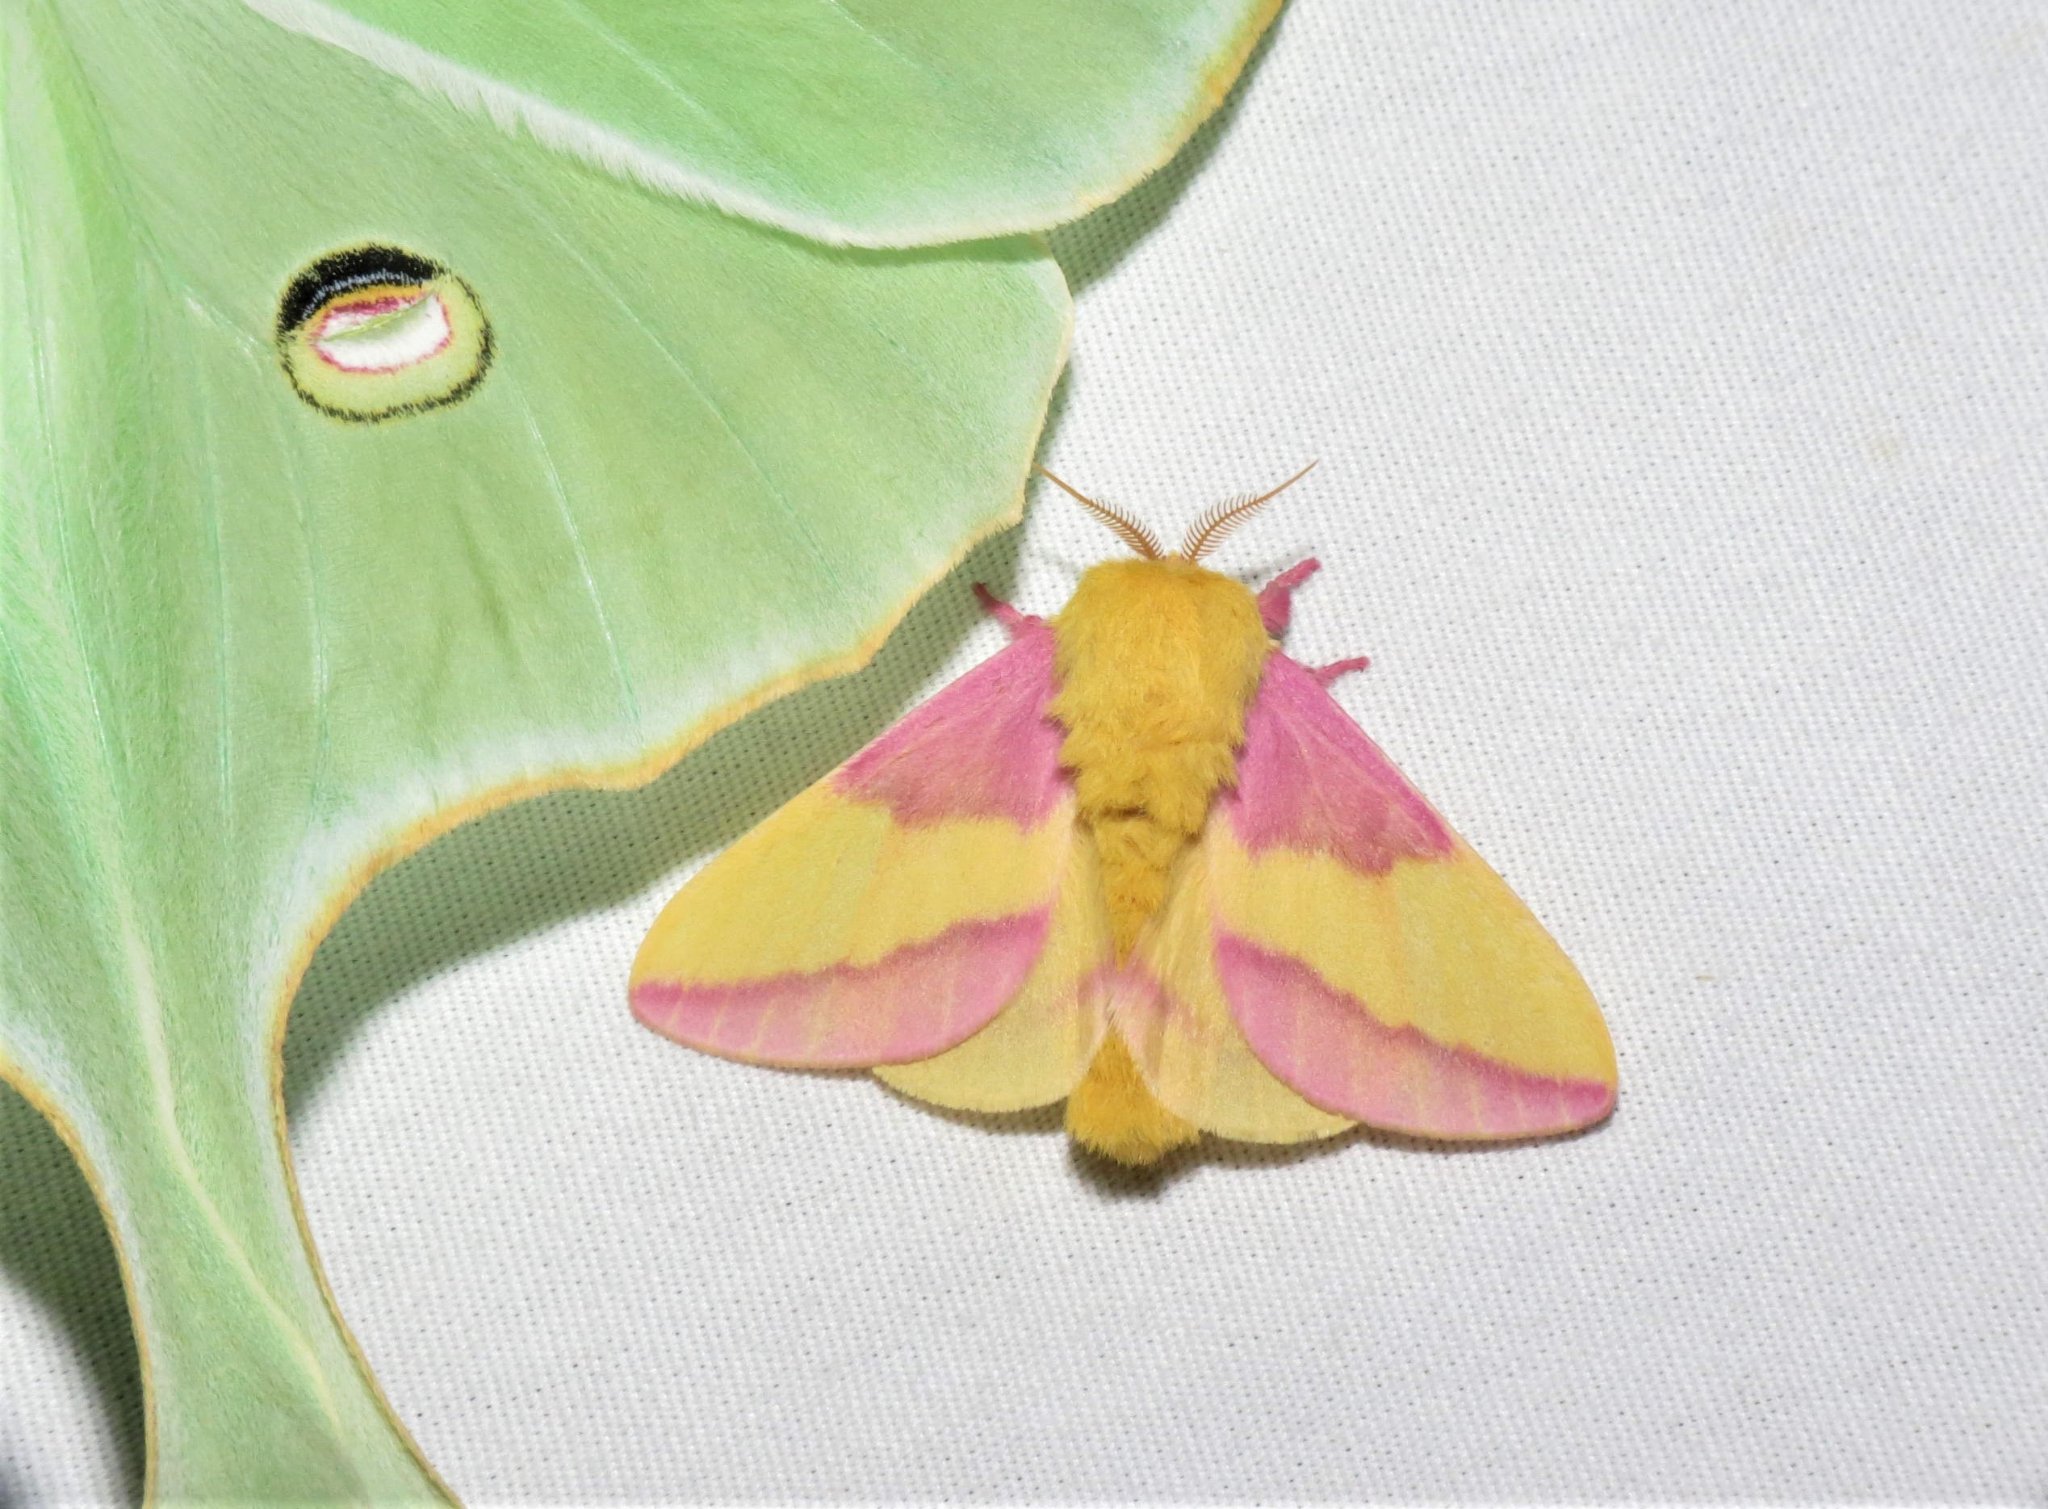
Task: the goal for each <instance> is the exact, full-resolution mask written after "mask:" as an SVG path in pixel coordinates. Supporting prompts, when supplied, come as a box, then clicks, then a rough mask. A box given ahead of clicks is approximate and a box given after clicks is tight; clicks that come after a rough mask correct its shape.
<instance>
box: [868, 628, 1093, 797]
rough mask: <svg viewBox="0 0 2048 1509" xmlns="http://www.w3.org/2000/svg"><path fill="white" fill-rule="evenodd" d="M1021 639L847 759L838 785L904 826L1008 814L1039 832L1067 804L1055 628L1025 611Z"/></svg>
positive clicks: (1017, 635)
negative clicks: (1055, 716) (1056, 715)
mask: <svg viewBox="0 0 2048 1509" xmlns="http://www.w3.org/2000/svg"><path fill="white" fill-rule="evenodd" d="M1010 627H1011V632H1012V633H1013V634H1014V635H1015V638H1014V639H1013V641H1012V642H1011V644H1010V646H1009V647H1008V648H1007V649H1004V650H1002V651H1000V652H999V653H997V654H996V655H994V656H992V657H991V658H990V659H988V660H986V661H984V662H982V664H980V665H978V666H976V667H975V668H974V669H973V670H971V671H969V672H968V673H967V674H966V675H964V676H962V677H961V678H960V679H959V680H957V681H955V682H953V683H952V684H951V685H950V686H948V687H946V688H945V689H944V690H943V691H941V692H940V693H938V695H937V696H935V697H933V698H932V699H931V700H930V701H929V702H926V703H924V704H923V705H922V706H920V707H918V708H916V709H915V710H914V711H912V712H911V713H909V714H908V715H907V716H906V717H905V718H904V719H903V721H902V722H900V723H898V724H896V726H895V727H893V728H891V729H890V730H889V731H888V732H887V733H885V734H883V735H882V736H881V737H880V738H879V739H877V740H875V742H874V743H872V744H870V745H869V746H868V747H867V748H866V749H863V750H862V751H861V752H860V753H859V754H857V755H855V756H854V757H853V758H852V759H851V760H849V761H848V762H847V763H846V764H845V765H844V766H843V767H841V769H840V770H839V772H838V774H837V775H835V776H834V777H833V778H832V780H833V785H834V786H835V787H836V788H837V789H838V791H839V792H840V793H841V794H842V795H845V796H848V797H851V798H853V799H855V800H857V801H868V802H881V803H886V804H887V805H888V807H889V811H890V814H891V815H892V816H893V817H894V818H895V819H896V820H897V821H898V822H900V823H904V824H906V825H913V826H914V825H916V824H920V823H934V822H944V821H947V820H949V819H956V818H974V817H1000V818H1007V819H1008V820H1009V821H1011V822H1013V823H1015V824H1016V825H1017V826H1018V827H1020V828H1032V827H1035V826H1037V825H1038V824H1039V823H1040V822H1043V821H1044V820H1045V818H1046V817H1047V816H1048V815H1049V814H1050V813H1051V812H1052V811H1053V810H1054V809H1055V808H1056V807H1058V805H1059V804H1060V801H1061V800H1062V798H1063V796H1064V794H1065V791H1066V784H1067V783H1066V778H1065V776H1064V775H1063V774H1062V773H1061V771H1060V765H1059V753H1060V738H1061V734H1060V729H1059V725H1058V724H1056V723H1054V722H1053V721H1052V719H1051V717H1050V715H1049V714H1048V713H1047V708H1048V707H1049V706H1050V705H1051V702H1052V698H1053V690H1054V678H1053V637H1052V630H1051V629H1050V628H1048V627H1047V626H1046V625H1045V623H1044V621H1043V620H1041V619H1036V618H1026V617H1024V616H1022V615H1018V616H1017V618H1016V621H1015V622H1014V623H1012V624H1011V625H1010Z"/></svg>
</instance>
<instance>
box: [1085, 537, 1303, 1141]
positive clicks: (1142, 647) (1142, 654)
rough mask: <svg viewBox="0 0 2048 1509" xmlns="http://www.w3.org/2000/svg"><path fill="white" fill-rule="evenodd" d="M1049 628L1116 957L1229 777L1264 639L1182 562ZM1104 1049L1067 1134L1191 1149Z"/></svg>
mask: <svg viewBox="0 0 2048 1509" xmlns="http://www.w3.org/2000/svg"><path fill="white" fill-rule="evenodd" d="M1052 629H1053V636H1054V639H1055V641H1056V643H1057V645H1058V658H1057V662H1056V663H1057V668H1058V674H1059V683H1060V689H1059V694H1058V695H1057V696H1056V697H1055V698H1054V699H1053V704H1052V712H1053V716H1054V717H1055V718H1056V719H1058V720H1059V722H1060V724H1061V726H1062V727H1064V728H1065V729H1066V731H1067V736H1066V739H1065V741H1064V742H1063V743H1062V745H1061V747H1060V760H1061V763H1062V764H1064V765H1065V766H1066V767H1067V768H1068V769H1069V770H1071V771H1072V772H1073V777H1074V789H1075V793H1076V796H1077V798H1078V805H1079V818H1080V821H1081V822H1082V823H1084V824H1085V825H1087V827H1088V828H1089V829H1090V830H1092V832H1093V834H1094V837H1095V842H1096V845H1097V849H1098V852H1099V854H1100V858H1101V874H1102V888H1103V900H1104V902H1105V903H1106V904H1107V907H1108V910H1109V918H1110V932H1111V937H1112V938H1113V939H1114V941H1115V944H1116V951H1117V956H1118V957H1119V958H1123V957H1126V956H1127V955H1128V954H1129V952H1130V950H1131V946H1132V944H1133V943H1134V942H1135V941H1136V939H1137V936H1138V932H1139V930H1140V929H1141V928H1142V927H1143V926H1144V925H1145V923H1146V922H1147V921H1148V920H1149V919H1150V918H1151V917H1152V915H1153V914H1154V913H1155V912H1157V911H1158V910H1159V906H1160V903H1161V902H1162V901H1163V900H1164V899H1165V896H1166V886H1167V878H1168V876H1169V874H1170V872H1171V871H1172V868H1173V864H1174V861H1175V860H1176V859H1178V858H1179V856H1180V854H1181V851H1182V850H1183V849H1185V848H1186V847H1187V846H1188V844H1189V843H1190V842H1191V841H1192V840H1193V839H1194V837H1195V835H1196V834H1197V833H1199V832H1200V831H1201V828H1202V823H1203V821H1204V819H1205V818H1206V817H1207V815H1208V811H1209V805H1210V803H1211V802H1212V801H1214V800H1215V797H1216V792H1217V790H1218V789H1219V788H1220V787H1222V786H1224V785H1227V784H1228V783H1229V782H1230V781H1231V779H1232V777H1233V776H1234V775H1235V774H1236V770H1237V748H1238V745H1239V744H1240V743H1241V742H1242V741H1243V739H1244V719H1245V711H1246V709H1247V708H1248V707H1249V706H1250V705H1251V699H1252V694H1253V693H1254V692H1255V691H1257V689H1258V684H1259V673H1260V671H1261V670H1262V669H1263V667H1264V665H1265V661H1266V655H1267V652H1268V651H1270V650H1271V648H1272V641H1271V639H1269V638H1268V637H1267V634H1266V630H1265V626H1264V624H1262V623H1261V622H1260V620H1259V608H1258V601H1257V599H1256V598H1254V597H1253V595H1252V593H1251V591H1250V590H1249V589H1248V588H1246V587H1244V586H1243V585H1241V584H1240V583H1237V582H1234V581H1232V580H1231V579H1230V578H1229V577H1227V576H1219V575H1218V574H1217V573H1215V572H1213V571H1209V570H1205V569H1204V568H1202V567H1201V566H1197V565H1195V564H1194V563H1193V562H1190V561H1186V560H1181V559H1178V558H1168V559H1164V560H1119V561H1106V562H1104V563H1103V564H1101V565H1099V566H1094V567H1091V568H1090V569H1089V570H1088V571H1087V572H1086V573H1085V574H1084V575H1083V576H1082V578H1081V582H1080V585H1079V586H1078V587H1077V588H1076V589H1075V591H1074V595H1073V597H1072V599H1071V600H1069V601H1068V603H1067V605H1066V607H1064V608H1062V609H1061V610H1060V612H1059V614H1058V616H1057V617H1055V618H1054V619H1053V621H1052ZM1112 1047H1113V1049H1114V1050H1115V1051H1113V1052H1112V1051H1111V1050H1105V1055H1104V1059H1103V1060H1101V1061H1098V1063H1097V1064H1096V1066H1095V1067H1094V1068H1093V1069H1092V1070H1091V1071H1090V1074H1089V1077H1088V1080H1087V1081H1086V1082H1084V1091H1085V1093H1077V1094H1076V1095H1075V1096H1074V1097H1073V1099H1071V1100H1070V1101H1069V1102H1068V1112H1067V1123H1068V1129H1069V1130H1070V1131H1071V1132H1072V1133H1073V1134H1074V1136H1075V1137H1076V1138H1077V1139H1078V1140H1079V1141H1081V1142H1082V1143H1084V1144H1085V1145H1087V1146H1089V1147H1092V1148H1095V1149H1096V1150H1097V1151H1099V1152H1104V1153H1107V1154H1109V1156H1111V1157H1115V1158H1119V1159H1121V1160H1123V1161H1126V1162H1150V1161H1152V1160H1153V1159H1155V1158H1157V1157H1158V1156H1159V1155H1160V1153H1161V1152H1163V1151H1165V1149H1166V1148H1168V1147H1171V1146H1173V1145H1175V1144H1176V1143H1177V1142H1178V1141H1191V1140H1193V1137H1194V1131H1193V1129H1192V1128H1188V1127H1186V1126H1185V1124H1184V1123H1180V1122H1179V1121H1178V1118H1175V1117H1173V1116H1172V1114H1171V1113H1170V1112H1168V1111H1167V1110H1166V1109H1165V1108H1164V1107H1163V1106H1160V1105H1158V1104H1157V1102H1156V1101H1154V1100H1153V1099H1152V1097H1151V1096H1150V1095H1149V1094H1147V1093H1146V1091H1145V1088H1144V1085H1143V1083H1142V1082H1141V1081H1140V1080H1139V1079H1138V1078H1137V1076H1136V1074H1135V1072H1129V1073H1124V1072H1118V1071H1119V1070H1121V1069H1122V1068H1123V1067H1124V1065H1125V1064H1127V1063H1128V1056H1127V1055H1126V1056H1124V1057H1123V1059H1122V1061H1121V1062H1118V1061H1116V1057H1117V1054H1119V1053H1121V1048H1120V1045H1116V1044H1115V1043H1114V1039H1112ZM1161 1118H1165V1121H1164V1122H1162V1121H1161ZM1166 1123H1172V1125H1171V1126H1169V1125H1167V1124H1166ZM1181 1131H1184V1132H1185V1134H1186V1135H1185V1136H1184V1137H1183V1136H1180V1135H1179V1132H1181ZM1155 1149H1156V1150H1155ZM1141 1150H1143V1151H1141ZM1147 1153H1149V1156H1147Z"/></svg>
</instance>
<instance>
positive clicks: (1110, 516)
mask: <svg viewBox="0 0 2048 1509" xmlns="http://www.w3.org/2000/svg"><path fill="white" fill-rule="evenodd" d="M1038 474H1039V476H1041V477H1043V478H1045V480H1046V481H1048V482H1050V483H1051V484H1052V485H1053V486H1054V487H1057V488H1058V489H1059V490H1060V491H1061V492H1063V493H1065V494H1066V495H1067V496H1068V497H1070V498H1072V499H1073V500H1074V501H1075V502H1077V503H1079V504H1080V505H1081V506H1082V507H1083V508H1085V509H1087V510H1088V511H1089V512H1090V513H1092V514H1094V515H1095V517H1096V518H1098V519H1100V520H1102V522H1103V523H1105V524H1107V525H1108V526H1109V527H1110V528H1111V529H1112V530H1114V531H1115V532H1116V537H1117V538H1118V539H1120V540H1122V541H1123V542H1124V543H1125V544H1126V545H1128V546H1130V547H1131V549H1133V550H1135V551H1137V552H1138V554H1140V555H1142V556H1143V557H1144V558H1145V559H1146V560H1148V561H1156V560H1158V559H1159V557H1160V556H1162V555H1164V554H1165V553H1166V552H1165V551H1164V550H1162V549H1161V548H1160V545H1159V540H1158V537H1157V536H1155V535H1154V534H1153V533H1152V531H1151V530H1149V529H1147V528H1146V527H1145V526H1144V525H1143V524H1140V523H1139V522H1138V521H1137V520H1136V519H1131V518H1126V517H1125V516H1124V515H1123V514H1121V513H1118V512H1117V511H1116V510H1115V509H1114V508H1111V507H1110V506H1109V505H1108V504H1107V503H1098V502H1096V501H1095V500H1094V499H1093V498H1091V497H1089V496H1088V495H1087V494H1086V493H1084V492H1081V491H1080V490H1079V489H1077V488H1074V487H1071V486H1069V485H1068V484H1067V483H1065V482H1062V481H1061V480H1060V479H1059V478H1058V477H1055V476H1054V475H1053V474H1052V473H1051V472H1049V471H1047V470H1046V469H1045V468H1044V467H1042V466H1041V467H1040V468H1038ZM1281 485H1282V486H1283V487H1284V486H1285V485H1286V484H1285V483H1282V484H1281Z"/></svg>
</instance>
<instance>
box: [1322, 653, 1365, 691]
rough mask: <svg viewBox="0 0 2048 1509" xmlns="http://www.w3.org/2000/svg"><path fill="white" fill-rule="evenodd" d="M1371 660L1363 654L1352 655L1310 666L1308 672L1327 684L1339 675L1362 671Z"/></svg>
mask: <svg viewBox="0 0 2048 1509" xmlns="http://www.w3.org/2000/svg"><path fill="white" fill-rule="evenodd" d="M1371 664H1372V662H1371V661H1370V660H1368V659H1366V658H1365V657H1364V656H1363V655H1354V656H1352V657H1351V658H1350V659H1349V660H1333V661H1331V662H1330V663H1329V664H1328V665H1318V666H1311V667H1310V668H1309V674H1310V675H1311V676H1313V677H1315V678H1316V680H1318V681H1320V682H1322V684H1323V685H1324V686H1328V685H1329V684H1330V683H1331V682H1332V681H1335V680H1336V679H1337V678H1338V677H1339V676H1348V675H1349V674H1350V673H1351V672H1353V671H1362V670H1364V669H1365V668H1366V667H1367V666H1369V665H1371Z"/></svg>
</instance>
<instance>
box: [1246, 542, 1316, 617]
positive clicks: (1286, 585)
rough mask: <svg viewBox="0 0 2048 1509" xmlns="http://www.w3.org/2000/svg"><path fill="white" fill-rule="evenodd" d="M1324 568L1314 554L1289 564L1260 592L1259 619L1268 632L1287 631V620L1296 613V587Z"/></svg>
mask: <svg viewBox="0 0 2048 1509" xmlns="http://www.w3.org/2000/svg"><path fill="white" fill-rule="evenodd" d="M1322 569H1323V563H1322V562H1321V561H1319V560H1317V559H1316V558H1315V557H1314V556H1310V557H1309V558H1308V559H1307V560H1305V561H1301V562H1298V563H1297V564H1295V565H1292V566H1289V567H1288V568H1287V569H1286V570H1285V571H1283V572H1281V573H1280V574H1279V575H1278V576H1276V577H1274V578H1273V580H1271V581H1270V582H1268V583H1266V585H1265V588H1264V589H1263V590H1262V591H1261V592H1260V593H1259V621H1260V622H1261V623H1263V624H1265V626H1266V632H1267V633H1268V634H1284V633H1286V632H1287V620H1288V619H1289V618H1290V617H1292V616H1293V613H1294V589H1295V588H1296V587H1299V586H1300V585H1301V584H1302V583H1303V582H1305V581H1307V580H1308V579H1309V578H1310V577H1312V576H1314V575H1315V574H1316V573H1317V572H1318V571H1320V570H1322Z"/></svg>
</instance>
